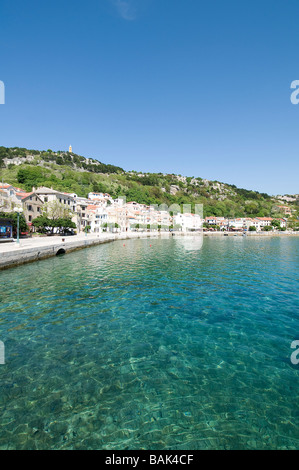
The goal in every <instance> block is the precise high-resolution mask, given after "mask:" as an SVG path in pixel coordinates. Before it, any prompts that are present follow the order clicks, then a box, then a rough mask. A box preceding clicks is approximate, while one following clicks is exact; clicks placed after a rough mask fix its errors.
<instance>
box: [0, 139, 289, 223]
mask: <svg viewBox="0 0 299 470" xmlns="http://www.w3.org/2000/svg"><path fill="white" fill-rule="evenodd" d="M16 159H17V160H16ZM20 162H21V164H18V165H16V163H20ZM0 168H1V169H0V177H1V180H2V179H3V180H4V181H5V182H6V183H10V184H12V185H14V186H20V187H22V188H24V189H26V190H27V191H30V190H31V188H32V187H38V186H47V187H52V188H53V189H56V190H60V191H64V192H70V193H72V192H74V193H76V194H77V195H78V196H83V197H86V196H87V194H88V193H89V192H92V191H95V192H107V193H109V194H111V196H112V197H113V198H116V197H118V196H126V198H127V201H136V202H139V203H143V204H148V205H150V204H158V205H161V204H167V205H168V206H170V205H172V204H179V205H182V204H192V210H194V205H195V204H203V205H204V216H210V215H213V216H218V217H244V216H248V217H266V216H272V217H283V216H284V215H283V214H282V213H281V212H279V209H278V208H277V207H276V205H277V201H276V200H275V199H273V198H271V197H270V196H269V195H268V194H265V193H259V192H256V191H250V190H246V189H240V188H237V187H236V186H234V185H229V184H224V183H220V182H218V181H208V180H203V179H202V178H195V177H182V176H178V175H174V174H168V175H166V174H162V173H157V174H156V173H146V174H145V173H138V172H136V171H131V172H126V171H124V170H123V169H122V168H120V167H118V166H114V165H107V164H104V163H100V162H98V161H97V160H95V159H86V158H84V157H82V156H80V155H76V154H73V153H72V154H70V153H69V152H62V151H59V152H53V151H52V150H50V149H49V150H47V151H38V150H27V149H24V148H5V147H0Z"/></svg>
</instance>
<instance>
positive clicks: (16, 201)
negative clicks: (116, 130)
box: [0, 184, 203, 233]
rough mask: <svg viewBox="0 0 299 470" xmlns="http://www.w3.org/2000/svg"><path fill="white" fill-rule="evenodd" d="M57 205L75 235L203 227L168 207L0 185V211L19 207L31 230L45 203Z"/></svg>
mask: <svg viewBox="0 0 299 470" xmlns="http://www.w3.org/2000/svg"><path fill="white" fill-rule="evenodd" d="M53 202H59V204H60V205H62V206H63V207H66V208H67V209H68V210H69V211H70V213H71V216H72V220H73V222H74V223H75V224H76V227H77V232H78V233H79V232H83V231H85V230H86V229H87V228H88V230H90V231H91V232H93V233H101V232H102V231H107V230H109V231H121V232H127V231H131V230H144V229H147V228H148V227H149V226H150V228H151V229H153V230H158V229H162V230H163V228H165V229H167V230H169V227H171V226H176V227H177V228H179V229H180V230H182V231H197V230H200V229H201V228H202V223H203V219H202V217H201V215H200V214H191V213H184V214H181V213H177V214H176V215H170V212H169V210H167V208H160V209H157V208H155V207H153V206H147V205H145V204H139V203H137V202H134V201H131V202H128V203H127V202H126V200H125V198H117V199H113V198H112V197H111V196H110V194H107V193H95V192H92V193H89V194H88V197H87V198H83V197H79V196H78V195H77V194H75V193H64V192H61V191H56V190H54V189H53V188H47V187H39V188H32V191H31V192H30V193H28V192H26V191H24V190H22V189H20V188H15V187H13V186H12V185H9V184H2V185H1V184H0V211H4V212H5V211H6V212H10V211H12V210H16V209H18V208H22V209H23V213H24V216H25V219H26V222H27V224H28V226H29V227H30V228H31V229H32V230H34V227H33V225H32V222H33V220H34V219H35V218H36V217H38V216H40V215H41V214H42V213H43V208H44V206H45V204H51V203H53Z"/></svg>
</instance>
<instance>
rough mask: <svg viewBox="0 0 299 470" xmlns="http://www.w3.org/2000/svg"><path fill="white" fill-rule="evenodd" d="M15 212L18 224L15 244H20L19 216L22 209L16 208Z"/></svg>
mask: <svg viewBox="0 0 299 470" xmlns="http://www.w3.org/2000/svg"><path fill="white" fill-rule="evenodd" d="M15 212H16V213H17V214H18V223H17V243H18V245H19V244H20V214H22V212H23V209H22V207H17V208H16V209H15Z"/></svg>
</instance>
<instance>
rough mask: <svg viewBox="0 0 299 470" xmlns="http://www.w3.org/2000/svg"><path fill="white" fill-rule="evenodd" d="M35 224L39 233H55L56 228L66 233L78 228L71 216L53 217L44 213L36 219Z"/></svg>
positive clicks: (59, 231)
mask: <svg viewBox="0 0 299 470" xmlns="http://www.w3.org/2000/svg"><path fill="white" fill-rule="evenodd" d="M33 225H34V227H35V228H36V231H37V232H39V233H54V229H58V233H65V232H68V231H70V230H71V229H75V228H77V227H76V224H75V223H74V222H72V220H71V219H70V218H59V219H53V218H49V217H46V216H44V215H41V216H40V217H37V218H36V219H34V221H33Z"/></svg>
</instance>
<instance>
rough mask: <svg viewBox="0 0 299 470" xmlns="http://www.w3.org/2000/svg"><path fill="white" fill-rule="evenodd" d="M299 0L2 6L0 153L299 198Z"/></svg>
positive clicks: (1, 0)
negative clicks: (58, 155)
mask: <svg viewBox="0 0 299 470" xmlns="http://www.w3.org/2000/svg"><path fill="white" fill-rule="evenodd" d="M298 18H299V3H298V1H297V0H275V1H273V0H251V1H250V2H249V1H248V2H246V1H245V0H244V1H243V0H242V1H240V0H226V1H223V0H205V1H203V0H86V1H85V2H83V1H79V0H72V2H70V1H66V0H59V1H57V0H51V1H40V0H26V2H24V0H14V1H13V2H12V1H11V0H0V58H1V60H0V80H2V81H3V82H4V83H5V86H6V103H5V105H1V106H0V145H4V146H7V147H10V146H19V147H27V148H34V149H48V148H51V149H53V150H63V149H68V146H69V145H70V144H71V145H72V146H73V150H74V152H76V153H78V154H80V155H84V156H86V157H93V158H97V159H99V160H100V161H103V162H105V163H112V164H115V165H119V166H121V167H123V168H124V169H126V170H131V169H134V170H138V171H148V172H163V173H164V172H165V173H177V174H182V175H187V176H196V177H197V176H201V177H203V178H208V179H212V180H218V181H223V182H227V183H231V184H236V185H237V186H239V187H244V188H247V189H255V190H258V191H261V192H268V193H270V194H281V193H283V194H285V193H298V192H299V184H298V174H299V164H298V157H299V105H298V106H294V105H293V104H291V101H290V95H291V89H290V86H291V82H292V81H293V80H299V67H298V50H299V33H298V31H299V30H298Z"/></svg>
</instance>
